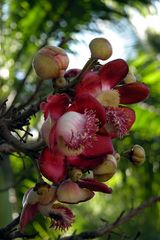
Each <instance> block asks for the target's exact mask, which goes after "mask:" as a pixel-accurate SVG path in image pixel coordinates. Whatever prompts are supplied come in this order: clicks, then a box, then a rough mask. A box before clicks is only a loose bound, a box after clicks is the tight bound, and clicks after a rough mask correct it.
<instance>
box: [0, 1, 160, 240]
mask: <svg viewBox="0 0 160 240" xmlns="http://www.w3.org/2000/svg"><path fill="white" fill-rule="evenodd" d="M155 3H156V1H150V0H146V1H143V3H142V1H139V0H136V1H129V0H127V1H118V0H117V1H115V0H114V1H113V0H112V1H99V0H95V1H92V0H88V1H85V0H83V1H82V0H77V1H75V2H74V3H73V1H71V0H68V1H63V0H61V1H53V0H52V1H51V0H43V1H34V0H33V1H16V0H12V1H10V0H5V1H1V3H0V4H1V7H0V11H1V20H0V21H1V23H0V26H1V37H0V44H1V45H0V47H1V56H0V86H1V100H0V111H1V112H0V114H1V116H0V118H1V119H3V118H4V117H6V118H5V119H6V120H7V124H8V128H9V130H10V131H11V132H12V133H13V134H14V136H16V138H17V139H18V140H19V141H20V142H21V145H16V143H15V142H14V141H12V140H10V142H8V141H7V140H6V139H4V137H3V134H2V129H3V130H4V131H5V129H4V128H3V124H2V125H1V132H0V144H1V145H0V152H1V155H0V156H1V158H0V163H1V166H0V186H1V189H0V196H1V197H0V205H1V206H2V207H1V208H0V216H1V217H0V225H1V226H4V225H5V224H7V223H9V222H10V221H11V220H12V217H15V216H16V215H17V213H19V212H20V209H21V200H22V197H23V194H24V192H25V191H26V190H27V189H28V188H30V187H32V186H33V185H34V183H35V182H36V181H37V172H36V170H35V166H34V154H35V152H32V149H33V148H32V147H30V146H29V149H24V148H23V143H24V144H25V143H26V142H27V144H28V142H29V141H31V140H35V141H36V139H37V138H39V129H40V126H41V120H42V117H41V113H39V112H38V110H39V109H38V104H37V102H40V101H41V100H42V99H43V98H44V97H45V96H46V95H47V94H49V93H50V92H51V91H52V90H51V87H52V86H51V83H48V82H46V83H45V84H44V83H43V85H42V84H41V82H40V81H37V77H36V75H35V73H34V72H33V70H32V58H33V56H34V54H35V52H36V51H37V50H38V49H39V48H41V47H43V46H45V45H48V44H49V45H59V46H61V47H63V48H65V49H66V50H67V51H68V52H70V51H72V49H70V45H71V44H72V43H76V44H77V52H78V39H76V38H75V36H76V35H75V34H76V33H81V32H82V31H83V30H86V31H92V32H93V33H94V32H96V33H97V32H99V31H100V29H99V28H98V25H97V20H98V19H101V20H102V21H104V22H105V23H109V25H108V24H107V25H106V27H108V26H111V25H110V24H112V26H115V27H114V30H115V31H117V32H119V34H121V33H120V31H121V29H124V24H125V26H126V25H127V29H129V31H130V34H131V37H132V38H133V39H134V47H133V50H132V51H134V57H132V58H130V57H128V60H129V62H130V65H131V66H133V67H134V69H133V71H134V73H135V75H136V76H137V78H138V79H139V80H140V81H142V82H144V83H146V84H148V85H149V86H150V91H151V94H150V97H149V99H148V100H147V101H145V103H143V104H142V103H140V104H139V105H138V106H137V105H136V106H134V109H135V111H136V115H137V119H138V120H137V121H136V123H135V124H134V128H133V130H132V133H131V134H130V135H129V136H126V137H125V138H123V139H122V140H121V141H117V142H116V143H115V144H116V146H117V149H118V150H119V152H122V151H123V150H128V149H130V148H131V146H133V144H134V143H138V144H140V145H142V146H143V147H144V148H145V150H146V155H147V161H146V163H145V164H144V165H143V166H142V167H141V168H136V167H133V166H132V165H131V163H129V162H127V161H126V160H124V159H122V161H121V162H120V164H119V171H118V172H117V173H116V175H115V176H114V178H113V179H112V180H110V184H111V185H112V187H113V190H114V192H113V194H112V196H109V197H108V196H107V197H106V198H104V197H102V195H101V194H96V197H95V198H94V199H93V200H92V201H91V202H88V203H87V204H81V205H78V206H73V209H74V211H75V213H77V214H76V215H77V216H78V218H77V220H76V222H75V223H74V225H73V228H72V229H71V230H70V233H71V232H73V231H75V230H77V231H78V232H80V231H86V230H90V231H92V230H93V229H95V228H97V226H98V227H100V226H101V225H103V223H102V221H103V222H105V224H106V222H113V221H114V220H115V219H116V218H117V216H118V215H119V214H120V213H121V212H122V210H129V209H131V208H133V207H135V206H137V205H138V204H140V203H141V202H142V201H144V200H145V199H148V198H149V197H151V196H156V195H157V194H158V190H159V184H160V182H159V168H160V166H159V164H160V163H159V154H160V153H159V142H160V127H159V121H160V119H159V115H160V112H159V105H160V101H159V84H160V83H159V77H160V71H159V64H160V62H159V45H158V44H157V42H158V41H157V39H158V37H159V35H158V34H157V33H155V32H153V31H151V30H148V33H147V37H148V38H146V39H145V41H142V40H141V39H139V38H138V36H137V34H136V31H135V29H134V28H133V25H132V23H131V21H130V14H129V13H130V9H135V10H137V11H139V13H140V14H142V15H144V16H146V15H147V14H149V12H150V9H151V7H152V8H153V7H154V4H155ZM87 44H88V43H87ZM128 56H129V55H128ZM75 67H78V66H75ZM6 105H7V111H6ZM5 111H6V112H5ZM32 135H33V136H32ZM27 146H28V145H27ZM34 149H35V151H36V152H37V151H39V150H40V149H41V142H39V141H38V144H37V142H36V148H34ZM31 152H32V153H31ZM32 160H33V161H32ZM115 206H116V207H115ZM159 215H160V209H159V206H158V205H154V206H153V207H151V208H148V209H146V210H145V211H144V212H143V214H141V216H138V217H136V218H134V220H132V221H127V223H126V224H125V225H123V226H121V227H120V229H119V228H118V230H117V229H116V230H115V231H116V232H114V234H111V239H119V238H120V237H121V238H122V239H125V238H126V239H127V238H128V239H138V238H139V239H159V233H160V228H159ZM84 216H85V221H84ZM93 218H94V219H95V221H92V219H93ZM153 219H154V221H153ZM28 228H29V229H28V231H29V232H31V233H33V232H35V231H37V232H38V233H39V235H37V236H36V237H35V239H53V237H56V236H57V235H58V233H57V232H55V231H53V230H51V231H50V230H49V229H48V226H47V224H46V222H45V221H42V219H41V217H40V216H38V217H37V221H35V222H34V223H33V224H30V226H29V227H28ZM148 229H149V230H148ZM117 234H118V236H117ZM119 234H120V236H119ZM107 236H108V235H107ZM106 238H107V237H106V236H104V239H106ZM2 239H3V238H2Z"/></svg>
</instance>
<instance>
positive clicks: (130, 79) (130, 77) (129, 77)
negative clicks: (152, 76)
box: [124, 72, 136, 84]
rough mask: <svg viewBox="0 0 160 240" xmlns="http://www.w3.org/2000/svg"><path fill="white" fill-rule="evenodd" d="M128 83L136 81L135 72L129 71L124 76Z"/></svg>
mask: <svg viewBox="0 0 160 240" xmlns="http://www.w3.org/2000/svg"><path fill="white" fill-rule="evenodd" d="M124 82H125V83H126V84H128V83H133V82H136V77H135V75H134V74H133V73H131V72H129V73H128V74H127V75H126V77H125V78H124Z"/></svg>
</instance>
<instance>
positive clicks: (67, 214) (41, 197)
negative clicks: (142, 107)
mask: <svg viewBox="0 0 160 240" xmlns="http://www.w3.org/2000/svg"><path fill="white" fill-rule="evenodd" d="M93 191H101V192H105V193H111V189H110V188H109V187H107V186H106V185H105V184H103V183H99V182H98V181H96V180H90V179H86V180H82V181H80V182H78V184H77V183H75V182H72V181H71V180H70V179H68V180H65V181H64V182H62V183H61V184H60V185H59V186H57V187H55V186H50V185H49V184H47V183H39V184H36V186H35V187H34V188H31V189H29V190H28V191H27V192H26V193H25V195H24V197H23V202H22V204H23V209H22V213H21V217H20V231H24V228H25V226H26V225H27V224H28V223H29V222H30V221H32V219H33V218H34V217H35V216H36V215H37V214H38V213H41V214H42V215H43V216H47V217H50V218H51V220H52V223H51V227H54V228H55V229H59V230H67V229H68V228H69V227H70V226H71V225H72V223H73V221H74V215H73V213H72V211H71V210H70V209H69V208H67V207H66V206H64V205H63V204H61V203H68V204H73V203H74V204H75V203H79V202H84V201H88V200H90V199H91V198H93V196H94V192H93ZM57 201H58V202H57ZM59 202H60V203H59Z"/></svg>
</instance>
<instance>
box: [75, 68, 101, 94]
mask: <svg viewBox="0 0 160 240" xmlns="http://www.w3.org/2000/svg"><path fill="white" fill-rule="evenodd" d="M75 90H76V95H77V96H80V95H82V94H84V93H88V94H91V95H93V96H95V95H97V93H99V92H100V91H101V82H100V79H99V76H98V75H97V73H96V72H87V73H85V75H84V76H83V77H82V80H81V82H80V83H78V84H77V85H76V87H75Z"/></svg>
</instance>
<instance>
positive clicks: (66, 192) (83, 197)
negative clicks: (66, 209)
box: [57, 180, 94, 203]
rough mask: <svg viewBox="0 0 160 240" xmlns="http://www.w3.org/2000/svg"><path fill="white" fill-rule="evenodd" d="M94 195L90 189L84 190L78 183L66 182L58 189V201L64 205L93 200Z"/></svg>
mask: <svg viewBox="0 0 160 240" xmlns="http://www.w3.org/2000/svg"><path fill="white" fill-rule="evenodd" d="M93 196H94V193H93V192H92V191H90V190H88V189H82V188H80V187H79V186H78V184H77V183H75V182H72V181H71V180H66V181H64V182H63V183H61V184H60V186H59V187H58V189H57V198H58V201H60V202H64V203H79V202H85V201H88V200H89V199H91V198H92V197H93Z"/></svg>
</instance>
